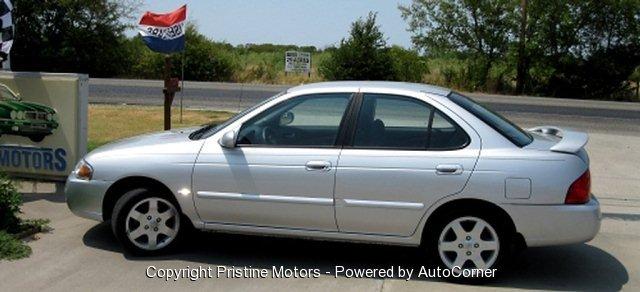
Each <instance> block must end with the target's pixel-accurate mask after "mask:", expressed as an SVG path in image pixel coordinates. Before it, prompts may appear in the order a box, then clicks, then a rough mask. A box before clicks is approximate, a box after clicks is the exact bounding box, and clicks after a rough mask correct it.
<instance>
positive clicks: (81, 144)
mask: <svg viewBox="0 0 640 292" xmlns="http://www.w3.org/2000/svg"><path fill="white" fill-rule="evenodd" d="M88 96H89V77H88V76H87V75H84V74H59V73H39V72H0V169H2V170H3V171H5V172H7V173H8V174H9V175H11V176H13V177H18V178H30V179H38V180H53V181H60V180H65V179H66V177H67V176H68V175H69V173H71V171H72V170H73V168H74V166H75V164H76V163H77V162H78V160H79V159H81V158H82V157H83V156H84V155H85V154H86V151H87V109H88Z"/></svg>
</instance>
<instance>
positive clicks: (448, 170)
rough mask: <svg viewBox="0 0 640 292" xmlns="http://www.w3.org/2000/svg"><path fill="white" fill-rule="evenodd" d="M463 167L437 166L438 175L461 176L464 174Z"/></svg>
mask: <svg viewBox="0 0 640 292" xmlns="http://www.w3.org/2000/svg"><path fill="white" fill-rule="evenodd" d="M462 170H463V168H462V165H460V164H440V165H438V166H436V174H440V175H444V174H449V175H452V174H461V173H462Z"/></svg>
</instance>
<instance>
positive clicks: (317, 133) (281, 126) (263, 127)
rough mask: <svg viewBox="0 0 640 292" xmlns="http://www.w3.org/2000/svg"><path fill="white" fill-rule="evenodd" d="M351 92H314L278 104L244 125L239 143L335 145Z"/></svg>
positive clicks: (241, 144)
mask: <svg viewBox="0 0 640 292" xmlns="http://www.w3.org/2000/svg"><path fill="white" fill-rule="evenodd" d="M351 95H352V94H351V93H332V94H314V95H305V96H299V97H295V98H292V99H289V100H286V101H284V102H282V103H280V104H277V105H275V106H273V107H271V108H269V109H267V110H265V111H264V112H262V113H260V114H258V115H257V116H255V117H253V118H252V119H250V120H249V121H247V122H246V123H244V124H243V125H242V128H241V129H240V132H239V133H238V145H239V146H243V145H244V146H248V145H257V146H319V147H327V146H333V145H335V142H336V139H337V137H338V131H339V130H340V122H341V121H342V117H343V116H344V113H345V111H346V109H347V105H348V104H349V99H350V98H351Z"/></svg>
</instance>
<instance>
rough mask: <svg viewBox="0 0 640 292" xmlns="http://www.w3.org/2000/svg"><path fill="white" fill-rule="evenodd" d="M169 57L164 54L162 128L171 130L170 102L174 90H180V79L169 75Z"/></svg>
mask: <svg viewBox="0 0 640 292" xmlns="http://www.w3.org/2000/svg"><path fill="white" fill-rule="evenodd" d="M172 68H173V65H172V64H171V57H170V56H169V55H166V56H164V89H163V90H162V92H163V93H164V130H165V131H167V130H171V104H173V98H174V97H175V95H176V92H178V91H180V85H179V82H180V80H179V79H178V78H172V77H171V69H172Z"/></svg>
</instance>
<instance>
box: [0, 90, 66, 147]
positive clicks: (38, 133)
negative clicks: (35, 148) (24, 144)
mask: <svg viewBox="0 0 640 292" xmlns="http://www.w3.org/2000/svg"><path fill="white" fill-rule="evenodd" d="M56 113H57V112H56V110H55V109H53V108H51V107H48V106H46V105H43V104H39V103H35V102H28V101H24V100H22V98H20V95H19V94H17V93H15V92H13V91H12V90H11V89H10V88H9V87H7V86H6V85H4V84H2V83H0V136H2V135H16V136H23V137H27V138H29V139H31V141H34V142H40V141H42V140H43V139H44V137H46V136H48V135H51V134H52V133H53V130H55V129H57V128H58V122H57V115H56Z"/></svg>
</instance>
